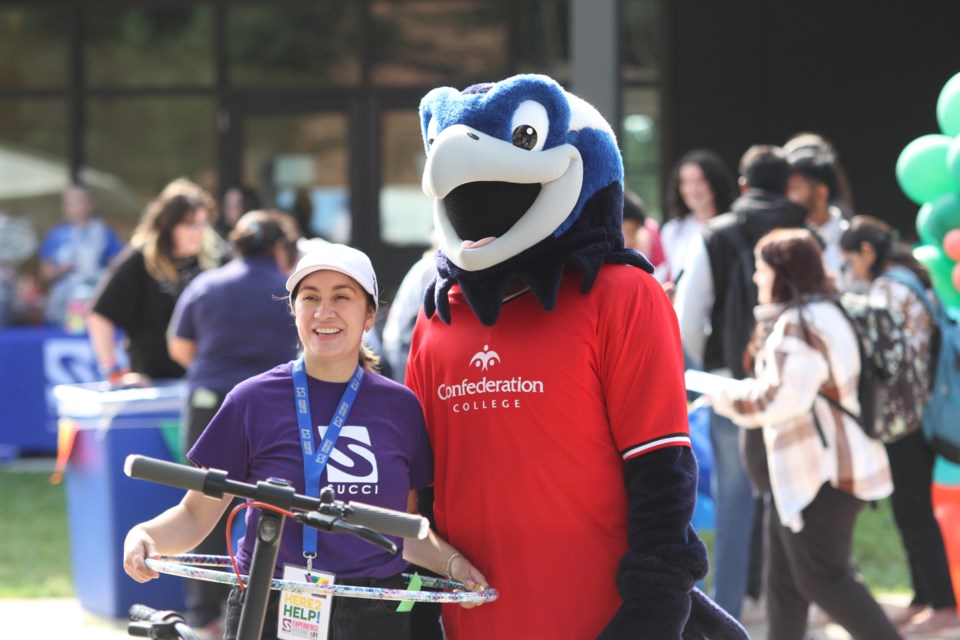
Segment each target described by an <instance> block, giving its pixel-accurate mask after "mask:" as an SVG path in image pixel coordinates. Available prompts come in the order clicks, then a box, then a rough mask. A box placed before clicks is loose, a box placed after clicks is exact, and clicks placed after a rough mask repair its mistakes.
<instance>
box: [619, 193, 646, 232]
mask: <svg viewBox="0 0 960 640" xmlns="http://www.w3.org/2000/svg"><path fill="white" fill-rule="evenodd" d="M623 219H624V220H633V221H634V222H636V223H637V224H639V225H640V226H643V224H644V223H645V222H646V221H647V207H646V205H644V203H643V199H642V198H641V197H640V196H639V195H637V194H636V193H635V192H633V191H630V190H629V189H627V190H626V191H624V192H623Z"/></svg>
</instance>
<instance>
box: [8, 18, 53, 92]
mask: <svg viewBox="0 0 960 640" xmlns="http://www.w3.org/2000/svg"><path fill="white" fill-rule="evenodd" d="M67 40H68V39H67V12H66V11H64V9H63V8H50V7H41V8H36V7H29V8H27V7H8V8H0V87H3V88H13V89H23V88H33V87H63V86H65V85H66V84H67Z"/></svg>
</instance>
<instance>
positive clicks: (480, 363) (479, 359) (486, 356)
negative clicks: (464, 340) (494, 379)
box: [470, 344, 500, 371]
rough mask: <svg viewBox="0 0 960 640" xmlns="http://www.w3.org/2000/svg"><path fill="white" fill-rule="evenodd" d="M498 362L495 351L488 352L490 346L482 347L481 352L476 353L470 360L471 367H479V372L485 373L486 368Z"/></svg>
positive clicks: (497, 355) (498, 356) (498, 357)
mask: <svg viewBox="0 0 960 640" xmlns="http://www.w3.org/2000/svg"><path fill="white" fill-rule="evenodd" d="M498 362H500V354H499V353H497V352H496V351H490V345H487V344H485V345H483V351H478V352H477V353H475V354H473V357H472V358H470V366H471V367H481V371H486V370H487V368H488V367H492V366H493V365H495V364H497V363H498Z"/></svg>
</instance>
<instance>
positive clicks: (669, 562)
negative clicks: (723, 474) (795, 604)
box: [599, 447, 749, 640]
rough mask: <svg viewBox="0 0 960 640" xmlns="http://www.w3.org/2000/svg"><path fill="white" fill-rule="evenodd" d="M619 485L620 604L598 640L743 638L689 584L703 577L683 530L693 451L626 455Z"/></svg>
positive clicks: (697, 544)
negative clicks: (625, 526) (623, 504)
mask: <svg viewBox="0 0 960 640" xmlns="http://www.w3.org/2000/svg"><path fill="white" fill-rule="evenodd" d="M624 480H625V482H626V485H627V496H628V503H629V507H628V508H629V512H628V519H629V532H628V535H627V543H628V545H629V550H628V551H627V553H626V554H625V555H624V557H623V559H622V560H621V561H620V569H619V571H618V573H617V587H618V588H619V590H620V597H621V598H623V604H622V605H621V607H620V609H619V610H617V613H616V614H615V615H614V617H613V619H612V620H611V621H610V624H608V625H607V628H606V629H604V631H603V633H601V634H600V637H599V640H627V639H634V638H643V639H644V640H677V639H678V638H684V640H695V639H697V638H709V639H711V640H740V639H744V640H748V639H749V636H748V635H747V633H746V631H745V630H744V629H743V627H741V626H740V624H739V623H738V622H737V621H736V620H734V619H733V618H731V617H730V616H729V615H728V614H727V613H726V612H724V611H723V610H722V609H720V608H719V607H717V606H716V605H715V604H713V603H712V602H711V601H710V600H709V599H708V598H707V597H706V596H704V595H703V593H701V592H700V591H699V590H697V589H696V588H695V587H694V585H695V584H696V582H697V581H698V580H700V579H702V578H703V577H704V576H705V575H706V574H707V550H706V547H705V546H704V544H703V542H701V540H700V538H699V537H698V536H697V534H696V532H695V531H694V530H693V528H692V527H691V526H690V518H691V517H692V516H693V508H694V500H695V498H694V497H695V496H696V487H697V463H696V459H695V458H694V457H693V451H692V450H690V449H689V448H687V447H666V448H663V449H658V450H656V451H651V452H650V453H647V454H644V455H642V456H637V457H636V458H631V459H630V460H628V461H627V462H626V463H625V464H624ZM678 541H682V542H679V543H678Z"/></svg>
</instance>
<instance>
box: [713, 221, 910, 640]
mask: <svg viewBox="0 0 960 640" xmlns="http://www.w3.org/2000/svg"><path fill="white" fill-rule="evenodd" d="M755 260H756V273H755V275H754V281H755V282H756V285H757V289H758V302H759V305H758V306H757V307H756V309H755V315H756V318H757V326H756V330H755V332H754V335H753V339H752V341H751V343H750V346H749V348H748V350H747V356H746V358H745V368H747V369H748V370H750V371H751V372H752V376H751V377H747V378H745V379H743V380H729V381H727V383H726V384H721V385H719V386H718V388H717V389H716V390H715V391H713V392H711V393H710V394H708V397H709V399H710V401H711V403H712V405H713V407H714V410H715V411H716V412H717V413H720V414H722V415H725V416H727V417H729V418H731V419H733V420H734V421H735V422H736V423H737V424H738V425H739V427H741V428H743V429H744V430H745V431H755V432H759V433H761V434H762V437H763V445H764V447H763V450H762V451H760V452H757V455H759V456H762V457H763V458H764V463H765V464H764V466H765V467H766V469H767V477H766V478H762V479H761V478H757V479H755V481H757V482H763V481H766V482H767V483H768V484H769V486H770V488H771V497H772V504H771V505H770V508H769V509H768V510H767V529H766V532H765V533H766V535H765V542H766V545H767V552H768V562H767V566H766V575H765V577H766V588H767V619H768V625H769V627H768V629H769V631H768V638H770V639H771V640H801V639H802V638H804V637H805V634H806V629H807V619H808V613H809V607H810V604H811V603H816V604H817V606H819V607H820V608H821V609H822V610H823V611H824V612H826V614H827V615H829V616H830V617H831V618H832V619H833V621H834V622H836V623H837V624H839V625H841V626H842V627H844V629H846V630H847V632H848V633H849V634H850V635H851V636H852V637H853V638H855V639H856V640H887V639H893V638H899V637H900V635H899V634H898V632H897V630H896V629H895V627H894V626H893V624H892V623H891V621H890V620H888V619H887V616H886V614H885V613H884V612H883V609H882V608H881V607H880V605H879V604H878V603H877V602H876V600H874V598H873V596H872V595H871V594H870V591H869V590H868V589H867V588H866V586H865V585H864V584H863V583H862V582H860V580H859V579H858V578H857V574H856V571H855V570H854V569H853V567H852V566H851V547H852V544H853V531H854V526H855V524H856V519H857V515H858V513H859V512H860V510H861V509H862V508H863V507H864V506H865V505H866V504H867V502H868V501H871V500H879V499H881V498H884V497H886V496H888V495H890V493H891V492H892V491H893V482H892V480H891V477H890V468H889V465H888V462H887V454H886V451H885V450H884V447H883V444H882V443H881V442H880V441H878V440H874V439H871V438H870V437H869V436H867V434H866V433H865V432H864V431H863V429H861V428H860V426H859V425H858V424H857V423H856V421H855V420H854V419H853V418H852V417H851V416H849V415H847V414H845V413H844V412H841V411H837V410H835V409H834V407H833V406H832V405H831V403H830V402H828V401H827V399H826V398H825V397H822V396H821V394H823V395H825V396H828V397H831V398H833V399H834V400H835V401H836V402H838V403H839V404H840V405H842V406H844V407H847V408H848V409H849V410H850V411H851V412H856V411H857V410H858V409H859V406H858V400H857V386H858V384H857V383H858V378H859V375H860V358H859V343H858V338H857V336H856V334H855V332H854V330H853V327H852V325H851V324H850V323H848V322H846V321H845V319H844V315H843V312H842V310H841V309H840V308H839V306H838V305H836V304H835V301H834V299H835V295H836V288H835V285H834V284H833V280H832V278H830V277H829V276H828V275H827V273H826V271H825V269H824V265H823V258H822V252H821V249H820V243H819V242H818V240H817V239H816V238H815V237H814V235H813V232H811V231H809V230H807V229H777V230H774V231H772V232H770V233H769V234H767V235H766V236H764V237H763V238H762V239H761V240H760V242H759V243H758V244H757V247H756V250H755ZM749 466H750V468H751V469H756V468H759V467H760V465H749Z"/></svg>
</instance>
